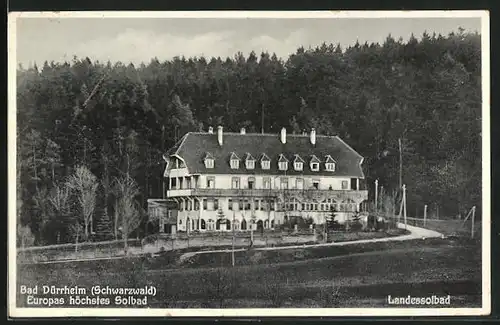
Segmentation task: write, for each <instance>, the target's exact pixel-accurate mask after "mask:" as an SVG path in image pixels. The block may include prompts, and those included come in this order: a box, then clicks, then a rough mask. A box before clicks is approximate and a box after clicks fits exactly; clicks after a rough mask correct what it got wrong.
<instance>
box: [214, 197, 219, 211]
mask: <svg viewBox="0 0 500 325" xmlns="http://www.w3.org/2000/svg"><path fill="white" fill-rule="evenodd" d="M214 210H219V200H218V199H214Z"/></svg>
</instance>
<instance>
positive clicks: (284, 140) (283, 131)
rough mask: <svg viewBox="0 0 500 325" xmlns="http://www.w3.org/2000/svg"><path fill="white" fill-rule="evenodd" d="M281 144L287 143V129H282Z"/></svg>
mask: <svg viewBox="0 0 500 325" xmlns="http://www.w3.org/2000/svg"><path fill="white" fill-rule="evenodd" d="M281 143H283V144H285V143H286V129H285V128H282V129H281Z"/></svg>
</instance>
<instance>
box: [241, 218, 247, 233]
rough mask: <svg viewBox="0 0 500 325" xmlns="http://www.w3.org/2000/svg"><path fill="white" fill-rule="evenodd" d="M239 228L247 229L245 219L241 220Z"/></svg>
mask: <svg viewBox="0 0 500 325" xmlns="http://www.w3.org/2000/svg"><path fill="white" fill-rule="evenodd" d="M241 230H247V222H246V220H245V219H243V220H241Z"/></svg>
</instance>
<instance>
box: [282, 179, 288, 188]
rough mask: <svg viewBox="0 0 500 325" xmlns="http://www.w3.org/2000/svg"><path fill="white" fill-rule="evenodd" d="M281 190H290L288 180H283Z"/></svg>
mask: <svg viewBox="0 0 500 325" xmlns="http://www.w3.org/2000/svg"><path fill="white" fill-rule="evenodd" d="M281 189H288V178H285V177H283V178H281Z"/></svg>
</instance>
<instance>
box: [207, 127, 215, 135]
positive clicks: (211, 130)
mask: <svg viewBox="0 0 500 325" xmlns="http://www.w3.org/2000/svg"><path fill="white" fill-rule="evenodd" d="M208 133H210V134H213V133H214V128H213V127H211V126H209V127H208Z"/></svg>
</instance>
